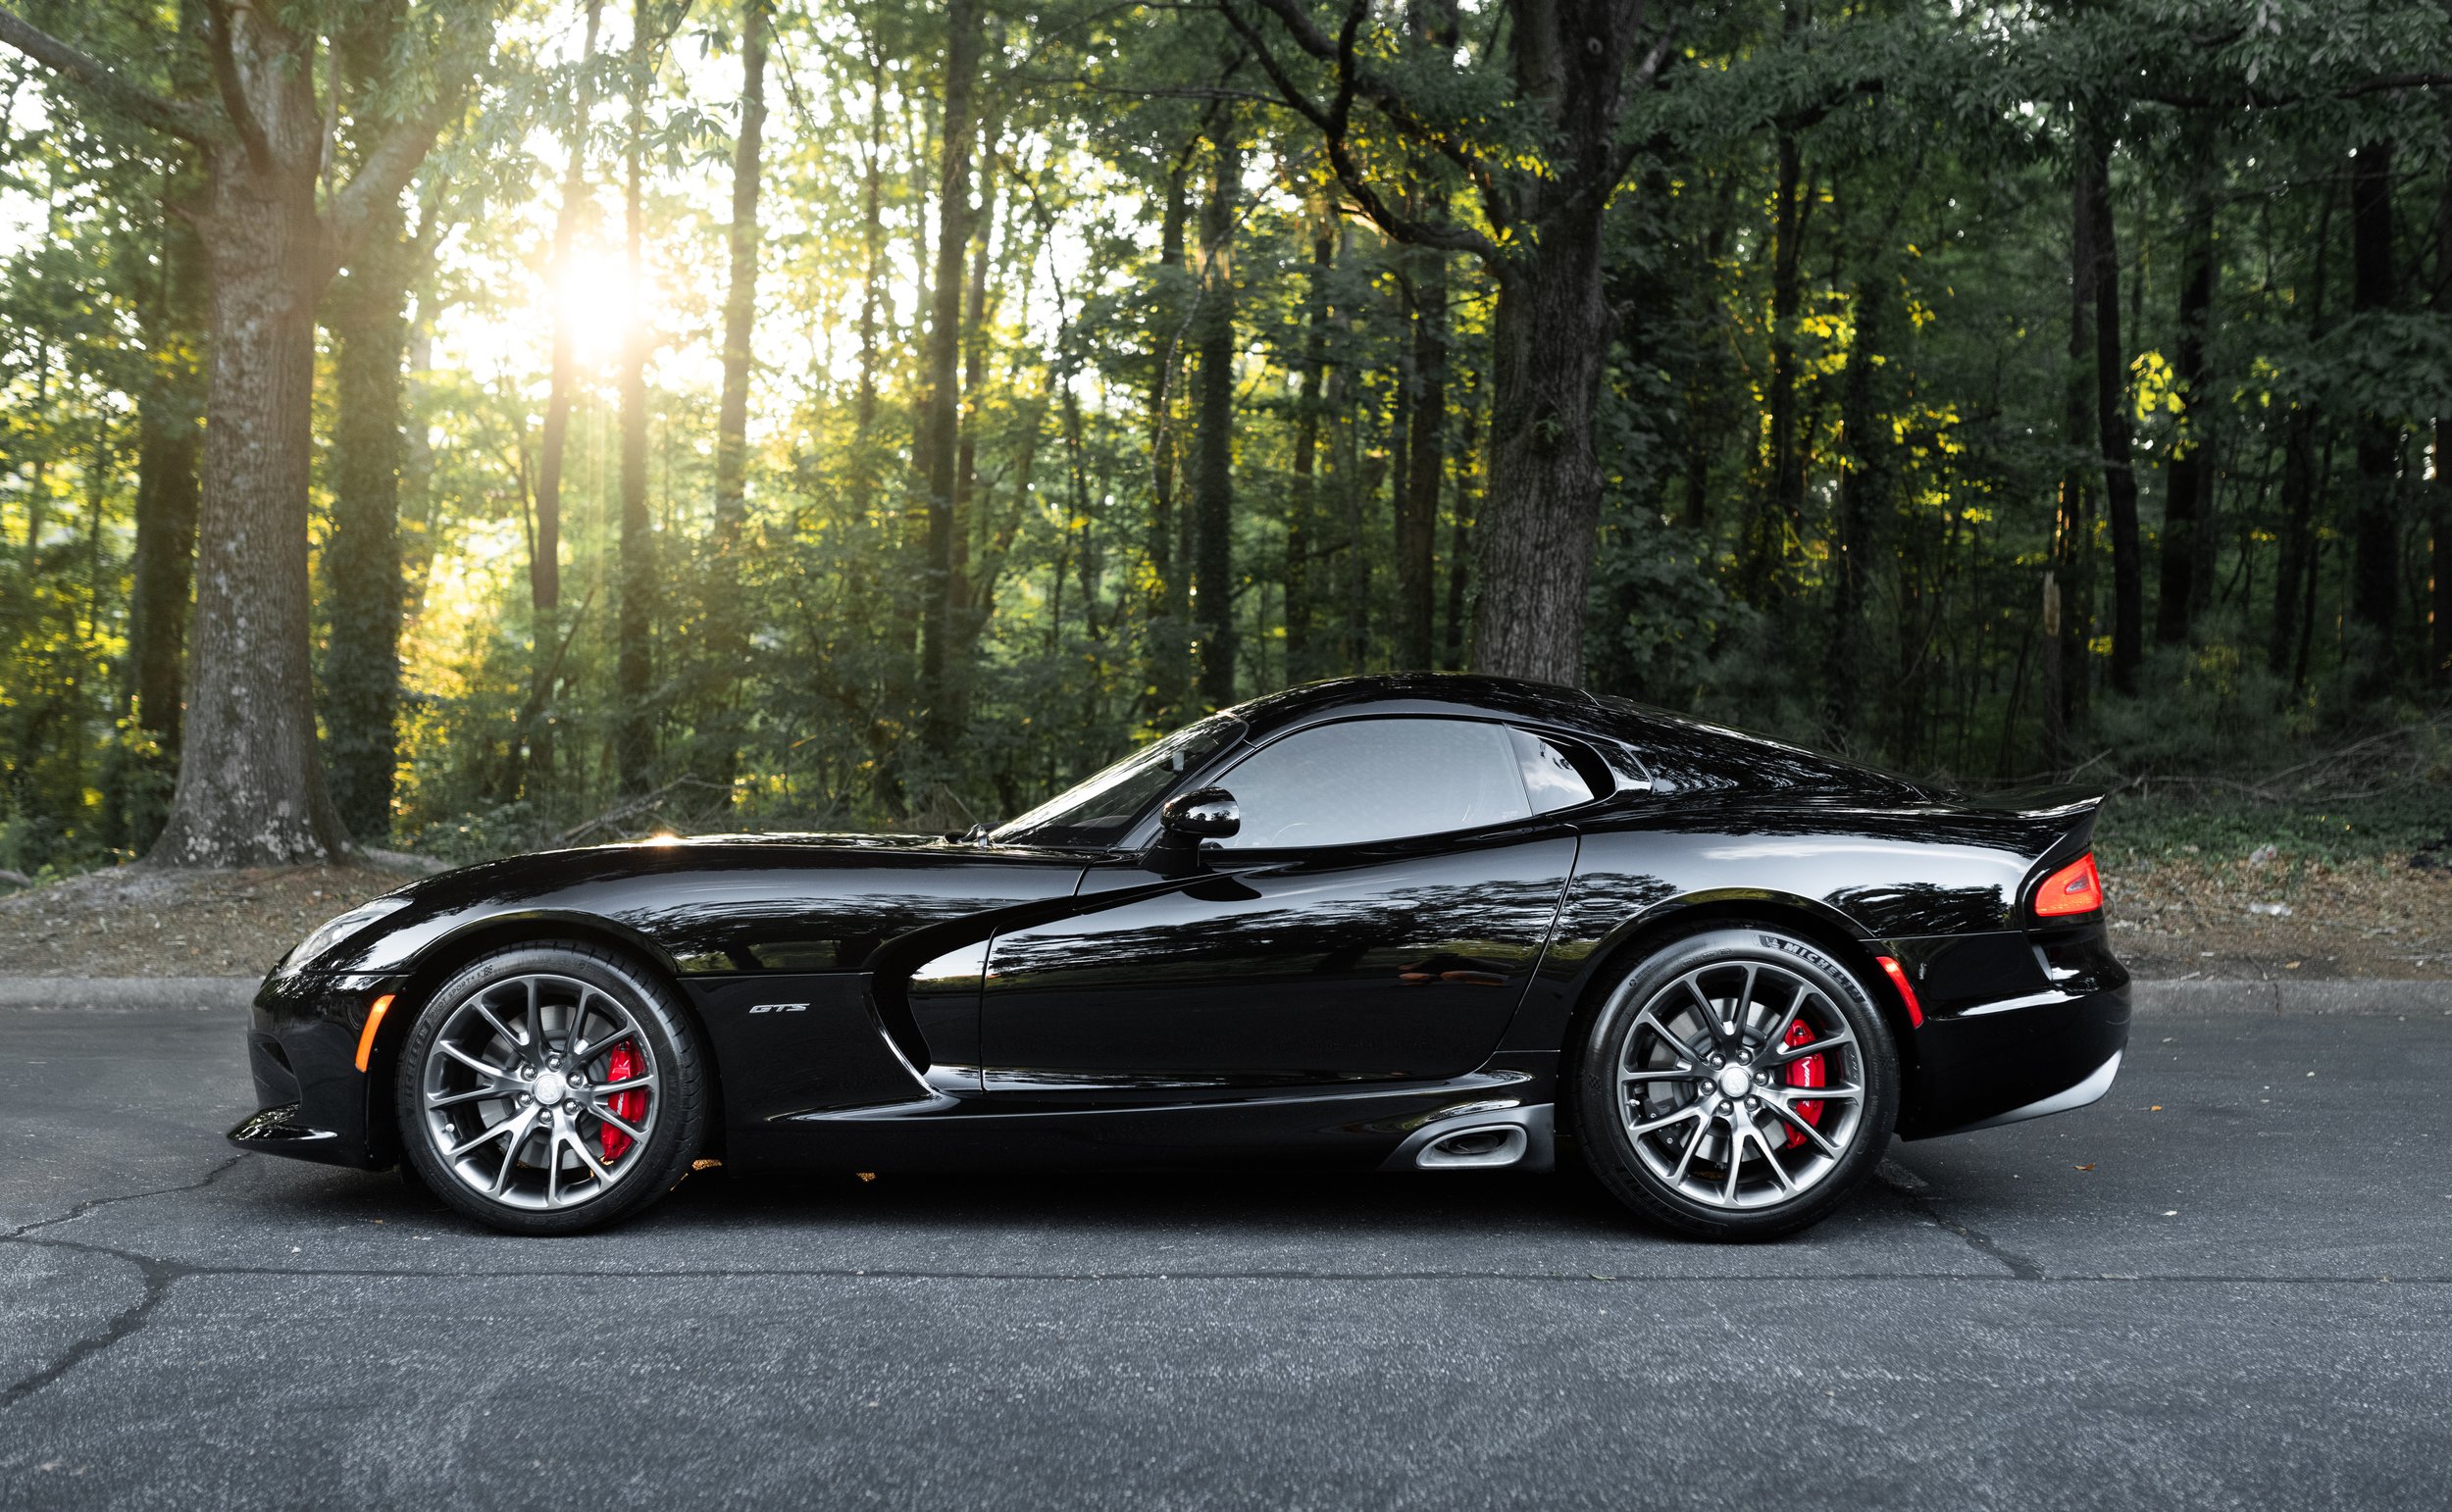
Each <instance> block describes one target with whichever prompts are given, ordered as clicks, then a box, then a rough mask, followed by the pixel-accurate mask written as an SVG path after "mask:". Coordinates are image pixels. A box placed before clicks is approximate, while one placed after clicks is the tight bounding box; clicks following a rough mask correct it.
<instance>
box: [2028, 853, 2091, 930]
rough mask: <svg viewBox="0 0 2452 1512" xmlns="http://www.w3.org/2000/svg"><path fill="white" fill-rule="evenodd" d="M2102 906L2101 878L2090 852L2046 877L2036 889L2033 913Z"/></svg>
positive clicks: (2051, 914)
mask: <svg viewBox="0 0 2452 1512" xmlns="http://www.w3.org/2000/svg"><path fill="white" fill-rule="evenodd" d="M2102 906H2103V879H2102V878H2100V877H2098V876H2096V875H2095V870H2094V853H2093V852H2092V851H2088V852H2087V853H2086V854H2084V855H2082V856H2079V857H2078V858H2077V859H2076V860H2074V861H2072V862H2070V863H2069V865H2067V866H2065V867H2063V868H2061V869H2060V870H2059V871H2057V872H2055V873H2053V874H2052V875H2051V876H2049V877H2047V878H2045V879H2044V880H2043V885H2042V886H2040V887H2037V888H2036V889H2035V913H2036V915H2037V917H2039V918H2044V919H2057V918H2059V917H2061V916H2062V915H2063V914H2091V913H2093V912H2094V911H2095V910H2097V909H2099V908H2101V907H2102Z"/></svg>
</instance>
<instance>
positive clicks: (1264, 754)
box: [980, 716, 1607, 1100]
mask: <svg viewBox="0 0 2452 1512" xmlns="http://www.w3.org/2000/svg"><path fill="white" fill-rule="evenodd" d="M1208 781H1213V782H1215V783H1217V784H1218V785H1223V786H1225V787H1227V788H1228V789H1229V790H1231V791H1233V792H1234V793H1235V795H1236V798H1237V800H1238V802H1239V804H1240V807H1241V810H1242V815H1243V829H1242V831H1241V832H1240V833H1238V834H1237V835H1236V836H1234V837H1233V838H1232V839H1229V840H1226V841H1223V842H1212V844H1211V846H1210V847H1206V848H1204V853H1203V854H1204V860H1205V862H1206V868H1207V869H1206V870H1205V871H1204V872H1203V873H1202V874H1200V875H1199V876H1197V877H1194V878H1191V879H1188V880H1187V879H1177V880H1174V881H1171V882H1170V881H1168V880H1164V879H1161V878H1158V877H1156V876H1154V875H1152V874H1151V873H1149V872H1148V871H1144V870H1142V869H1140V868H1139V866H1138V865H1136V864H1134V863H1132V862H1129V861H1119V862H1117V863H1115V864H1112V865H1107V866H1101V867H1095V868H1093V869H1092V871H1091V873H1090V875H1089V876H1088V877H1087V878H1085V880H1084V883H1083V898H1082V900H1081V904H1080V908H1079V910H1078V911H1077V912H1075V913H1073V914H1072V915H1070V916H1068V917H1065V918H1061V919H1057V920H1055V921H1052V922H1049V923H1045V924H1039V925H1035V926H1032V927H1030V928H1025V929H1020V930H1016V931H1014V932H1010V933H1005V934H999V935H998V936H997V937H996V939H995V940H994V941H993V942H992V944H991V946H990V951H989V961H988V969H987V974H986V978H985V983H984V990H983V993H982V1004H981V1018H980V1029H981V1033H980V1039H981V1052H982V1057H983V1060H984V1062H985V1066H986V1085H987V1088H988V1090H989V1091H990V1092H991V1093H999V1092H1001V1093H1016V1094H1018V1093H1036V1094H1042V1095H1044V1094H1048V1093H1057V1092H1065V1093H1080V1094H1090V1095H1098V1096H1104V1097H1108V1098H1112V1099H1119V1100H1130V1099H1134V1098H1139V1097H1149V1096H1167V1095H1175V1094H1177V1093H1179V1092H1180V1091H1182V1090H1183V1089H1187V1088H1197V1087H1204V1086H1205V1087H1227V1086H1252V1085H1280V1086H1283V1085H1299V1084H1352V1083H1355V1082H1368V1081H1380V1080H1393V1081H1414V1080H1434V1079H1444V1078H1448V1077H1454V1076H1459V1075H1462V1074H1464V1073H1466V1072H1468V1071H1470V1070H1472V1069H1473V1068H1474V1067H1476V1066H1478V1065H1480V1064H1481V1063H1482V1061H1484V1060H1485V1059H1487V1058H1488V1056H1489V1054H1490V1052H1491V1050H1492V1048H1493V1047H1494V1046H1495V1045H1496V1044H1497V1043H1498V1041H1499V1037H1500V1035H1501V1034H1502V1033H1504V1031H1505V1030H1506V1027H1507V1021H1508V1019H1509V1018H1510V1017H1511V1016H1512V1014H1513V1013H1514V1011H1515V1007H1516V1004H1517V1002H1518V1001H1519V1000H1520V999H1521V997H1522V996H1523V992H1524V988H1525V984H1526V983H1527V982H1528V980H1529V978H1530V975H1531V973H1532V970H1533V968H1534V966H1535V965H1536V964H1537V962H1538V960H1539V956H1540V952H1541V950H1542V947H1543V945H1544V944H1545V942H1546V941H1547V939H1548V937H1549V932H1550V929H1551V925H1552V923H1553V921H1554V920H1555V918H1556V915H1557V912H1558V899H1559V896H1560V894H1561V892H1562V891H1563V889H1564V887H1565V884H1566V882H1567V880H1568V878H1569V876H1570V875H1571V874H1572V872H1573V870H1574V861H1575V849H1576V840H1575V834H1574V830H1573V827H1572V824H1571V823H1570V822H1568V821H1567V820H1565V819H1562V818H1561V817H1560V816H1561V815H1562V814H1566V813H1568V812H1569V811H1571V810H1573V809H1574V808H1576V807H1577V806H1579V805H1581V804H1584V803H1588V802H1591V801H1592V800H1593V799H1594V798H1595V796H1596V795H1597V794H1599V793H1601V792H1603V791H1606V790H1607V789H1606V788H1605V787H1604V786H1602V785H1601V784H1602V783H1603V782H1605V781H1606V777H1605V776H1604V775H1602V774H1601V773H1600V772H1599V771H1598V769H1597V765H1596V759H1595V758H1593V757H1592V756H1591V754H1590V753H1589V752H1581V751H1578V750H1577V749H1575V747H1574V744H1573V742H1572V741H1571V740H1568V739H1565V738H1562V737H1555V736H1547V735H1543V734H1539V733H1535V732H1533V731H1527V730H1523V729H1519V728H1516V727H1514V726H1510V725H1507V724H1505V723H1502V722H1498V721H1493V720H1482V719H1465V718H1426V717H1416V716H1406V717H1378V718H1361V719H1350V720H1341V721H1334V722H1329V723H1324V724H1318V725H1312V726H1308V727H1304V728H1303V729H1299V730H1296V731H1292V732H1290V733H1287V734H1284V735H1282V736H1279V737H1278V738H1276V739H1273V740H1271V741H1269V742H1268V743H1266V744H1263V745H1261V746H1260V747H1259V748H1257V749H1256V750H1253V751H1252V752H1251V753H1249V754H1248V755H1245V756H1243V757H1242V758H1241V759H1240V760H1238V761H1237V762H1236V763H1235V765H1234V766H1232V767H1231V768H1230V769H1228V770H1227V771H1225V772H1224V773H1222V774H1220V775H1218V776H1217V777H1215V778H1212V779H1209V780H1208Z"/></svg>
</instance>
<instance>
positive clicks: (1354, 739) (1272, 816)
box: [1219, 719, 1592, 850]
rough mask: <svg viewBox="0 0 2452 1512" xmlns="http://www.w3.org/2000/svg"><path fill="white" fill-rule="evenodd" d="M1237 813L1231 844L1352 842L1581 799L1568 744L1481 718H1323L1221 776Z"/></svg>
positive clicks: (1586, 791) (1585, 795) (1586, 794)
mask: <svg viewBox="0 0 2452 1512" xmlns="http://www.w3.org/2000/svg"><path fill="white" fill-rule="evenodd" d="M1219 781H1220V784H1221V785H1223V786H1225V787H1226V788H1228V789H1230V790H1231V791H1232V792H1233V793H1234V795H1235V801H1236V803H1237V804H1238V805H1239V806H1240V807H1241V808H1242V810H1243V831H1242V832H1241V833H1239V834H1237V835H1236V836H1235V837H1234V838H1232V839H1230V840H1227V841H1225V842H1224V843H1225V845H1226V847H1227V848H1229V849H1236V850H1275V849H1280V848H1285V847H1294V846H1310V845H1358V844H1366V843H1368V842H1370V841H1373V840H1392V839H1401V838H1404V837H1405V836H1407V835H1415V834H1437V833H1441V832H1446V831H1450V830H1472V829H1478V828H1479V827H1481V826H1483V825H1495V824H1502V823H1505V822H1506V821H1507V820H1510V819H1523V818H1527V817H1529V816H1530V815H1533V814H1541V813H1547V812H1549V811H1550V810H1552V809H1558V808H1565V807H1568V806H1570V805H1572V804H1577V803H1583V802H1588V801H1589V800H1590V799H1591V797H1592V788H1591V786H1590V784H1589V783H1587V782H1586V781H1584V779H1583V778H1582V777H1581V776H1580V775H1579V774H1578V773H1577V772H1576V769H1575V767H1574V764H1573V763H1572V762H1571V761H1568V760H1567V759H1566V757H1565V753H1564V752H1562V751H1560V750H1559V749H1558V747H1557V746H1555V745H1553V744H1552V743H1551V742H1550V741H1547V740H1544V739H1542V738H1541V737H1540V736H1538V735H1531V734H1527V733H1525V732H1523V731H1517V730H1513V729H1510V728H1509V727H1507V726H1505V725H1494V724H1488V723H1484V722H1482V721H1478V720H1446V719H1379V720H1352V721H1348V722H1346V723H1344V724H1338V725H1323V726H1320V727H1318V728H1316V729H1313V730H1305V731H1300V732H1298V733H1296V734H1292V735H1288V736H1287V737H1286V738H1285V739H1283V740H1279V741H1277V742H1276V743H1274V744H1272V745H1268V746H1265V747H1263V748H1262V749H1260V750H1257V751H1254V752H1253V753H1252V755H1251V756H1249V757H1247V758H1245V759H1244V761H1243V762H1241V763H1240V764H1239V765H1237V766H1236V767H1234V768H1233V769H1232V770H1230V771H1229V772H1227V773H1226V775H1225V776H1224V777H1223V778H1221V779H1220V780H1219Z"/></svg>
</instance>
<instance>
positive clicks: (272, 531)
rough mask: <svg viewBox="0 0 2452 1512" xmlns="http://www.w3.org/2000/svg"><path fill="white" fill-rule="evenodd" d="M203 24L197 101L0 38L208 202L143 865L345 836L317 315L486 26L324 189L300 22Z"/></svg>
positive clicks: (80, 57)
mask: <svg viewBox="0 0 2452 1512" xmlns="http://www.w3.org/2000/svg"><path fill="white" fill-rule="evenodd" d="M199 15H200V25H199V27H198V32H199V34H198V35H196V36H194V37H192V38H189V39H187V41H188V43H189V45H195V46H200V47H202V48H203V49H204V51H205V53H206V56H207V57H208V58H209V60H210V64H211V76H212V77H213V79H214V81H215V85H216V95H215V97H214V98H213V99H212V100H211V101H210V102H209V103H208V102H207V101H206V100H204V99H201V98H194V97H175V96H172V95H166V94H163V93H158V92H155V91H154V90H152V89H148V88H146V87H144V86H143V85H141V84H139V83H137V82H136V81H134V80H133V79H132V78H131V77H130V76H129V75H128V72H127V71H126V70H125V69H124V68H119V67H115V66H113V65H111V64H107V63H105V62H103V61H101V60H99V59H96V58H94V57H92V56H90V55H88V54H87V53H85V52H83V51H81V50H79V49H78V48H77V47H75V46H73V45H71V44H69V43H67V42H65V41H62V40H60V39H59V38H56V37H54V36H52V35H50V34H49V33H47V32H45V31H42V30H39V29H37V28H36V27H34V26H32V25H27V24H26V22H25V21H23V20H21V19H20V18H19V17H18V16H17V15H16V14H15V13H14V12H12V11H6V10H0V42H6V43H7V44H8V45H9V46H11V47H14V48H16V49H17V50H18V51H20V52H22V53H24V54H25V55H26V56H27V57H28V58H30V59H32V60H33V61H34V62H35V63H37V64H39V65H41V66H42V67H43V68H45V69H47V70H49V71H51V73H52V74H53V75H55V76H58V77H59V78H61V79H63V80H65V81H67V82H70V83H73V84H75V85H77V87H78V88H80V89H81V90H82V91H84V93H85V95H86V97H87V98H89V99H91V100H93V101H94V102H95V103H97V104H99V105H101V106H102V107H104V108H106V109H109V110H112V111H115V112H118V113H120V114H121V115H123V116H125V117H127V118H128V120H130V121H132V122H136V123H139V124H141V125H144V126H150V127H152V128H154V129H156V130H159V131H163V132H166V133H168V134H171V135H174V136H177V137H179V138H181V139H183V140H185V141H188V142H191V143H193V144H194V145H195V147H196V149H197V150H198V152H199V153H200V154H201V156H202V157H203V160H204V164H205V174H206V187H205V197H204V203H203V204H202V205H201V206H199V207H196V208H194V209H192V210H190V211H189V212H188V214H189V215H190V216H191V218H192V220H193V223H194V225H195V226H196V227H197V232H198V236H199V239H200V240H201V242H202V244H203V248H204V253H205V260H206V267H207V269H208V277H209V286H210V294H209V305H208V308H209V318H208V335H207V340H206V348H207V359H206V361H207V366H206V371H207V379H206V397H205V416H206V424H205V437H204V451H203V459H202V468H201V472H202V479H201V489H200V499H199V508H198V519H199V547H198V562H197V575H196V581H197V587H196V605H195V614H194V622H193V629H192V632H191V637H190V655H191V659H192V660H191V665H190V668H189V673H188V680H187V709H186V719H185V726H184V731H183V738H182V742H181V748H180V757H179V782H178V786H177V787H176V789H175V790H174V792H173V794H172V799H171V810H170V814H169V816H168V818H167V819H166V821H165V823H164V825H163V829H162V833H161V836H160V837H159V838H158V839H157V840H156V841H155V842H154V846H153V849H152V851H151V852H150V859H151V860H153V861H155V862H157V863H160V864H165V865H172V866H242V865H265V864H281V863H288V862H299V861H313V860H322V859H325V858H328V857H332V856H336V855H338V854H340V853H341V852H342V851H343V850H344V849H345V847H346V846H347V844H348V833H347V831H346V830H345V829H344V827H343V826H342V823H341V820H340V816H339V814H338V812H337V811H336V810H335V809H334V808H333V807H332V797H331V793H330V790H329V788H328V787H327V786H326V784H325V781H324V765H323V761H322V759H321V756H320V754H319V752H318V750H317V745H316V728H315V689H314V680H313V677H312V673H311V671H310V668H309V663H308V635H307V630H308V618H309V615H308V607H309V606H308V584H307V535H306V521H307V476H308V468H309V461H310V455H311V445H310V435H309V424H310V418H311V404H310V396H311V391H312V388H313V384H314V374H315V307H316V303H317V299H318V297H319V296H320V294H321V293H322V291H323V288H324V286H325V285H326V284H327V283H329V282H330V281H331V280H332V275H333V273H334V271H335V270H336V269H337V267H338V266H339V264H340V263H341V262H342V261H343V260H344V258H345V257H346V255H347V253H348V251H349V250H350V248H351V247H352V246H353V245H354V244H355V243H356V241H357V240H358V238H359V237H360V236H361V235H362V234H363V233H364V231H365V229H366V227H367V226H368V225H369V223H370V222H371V221H373V220H374V219H375V217H376V214H377V212H378V211H379V209H380V208H381V207H383V206H384V205H387V204H390V203H392V202H393V201H395V200H396V199H397V198H398V196H399V194H400V191H401V189H402V188H403V187H404V186H405V185H406V184H407V182H408V179H409V176H410V175H411V174H413V173H414V172H415V171H416V169H417V165H418V163H419V162H420V161H421V160H422V159H423V158H424V157H425V155H426V152H427V150H428V148H429V147H431V146H432V145H433V142H434V136H435V134H436V133H437V132H438V131H439V130H440V129H441V126H442V123H443V121H444V120H445V119H446V118H447V117H448V115H449V113H450V111H451V109H452V108H453V103H454V102H456V100H457V99H458V98H459V97H460V94H461V92H462V90H463V88H464V87H465V83H466V80H467V78H468V76H469V72H470V69H471V66H472V64H473V61H474V60H473V58H472V57H471V56H470V53H471V39H472V37H474V38H477V39H479V45H482V39H483V38H484V37H485V36H487V35H489V34H490V29H491V17H490V12H489V11H488V10H486V9H485V8H483V7H479V8H476V10H475V14H474V15H471V14H468V13H467V10H466V8H459V9H457V10H455V15H454V17H453V18H452V25H450V26H449V27H447V28H446V29H445V30H444V33H443V37H442V39H441V40H440V41H439V42H438V43H437V44H435V47H434V57H435V64H434V68H435V74H436V78H437V82H438V85H439V87H438V88H437V89H436V90H435V91H434V98H433V99H431V100H430V101H428V102H427V103H425V104H424V105H423V106H422V107H419V108H416V109H413V110H410V111H407V112H405V113H402V114H400V115H397V116H394V117H389V118H386V117H384V116H383V115H381V114H377V115H373V116H370V117H369V118H368V119H366V120H364V121H361V122H356V123H353V125H354V126H359V127H360V128H362V129H364V130H365V131H366V132H367V133H368V139H369V142H370V145H369V147H368V149H367V150H366V152H365V155H364V157H363V159H362V160H361V163H360V166H359V168H358V170H357V172H356V173H355V174H354V175H353V176H351V177H350V179H349V180H348V181H347V183H346V184H338V183H334V184H332V186H331V187H330V189H329V190H328V191H327V190H326V188H325V184H326V179H325V175H324V169H325V166H326V149H325V141H326V134H325V126H324V123H325V114H326V108H327V102H326V101H325V100H324V99H321V98H319V96H318V92H317V90H316V87H315V79H316V76H317V73H318V71H317V69H316V68H315V54H316V38H315V36H314V35H313V33H311V32H300V31H295V30H292V29H290V28H289V27H287V26H285V25H282V24H281V21H280V20H279V19H277V18H276V17H275V16H274V15H272V14H270V13H268V12H267V11H265V10H262V9H259V8H257V7H254V6H235V5H228V4H219V3H216V4H211V5H207V6H205V7H203V8H202V9H201V11H200V12H199ZM332 108H335V109H336V105H335V106H333V107H332Z"/></svg>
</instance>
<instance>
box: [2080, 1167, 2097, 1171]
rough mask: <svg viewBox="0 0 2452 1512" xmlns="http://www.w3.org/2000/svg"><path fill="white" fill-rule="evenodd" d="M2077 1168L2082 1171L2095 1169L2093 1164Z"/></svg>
mask: <svg viewBox="0 0 2452 1512" xmlns="http://www.w3.org/2000/svg"><path fill="white" fill-rule="evenodd" d="M2077 1169H2078V1170H2080V1171H2091V1170H2093V1169H2094V1167H2092V1166H2079V1167H2078V1168H2077Z"/></svg>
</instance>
